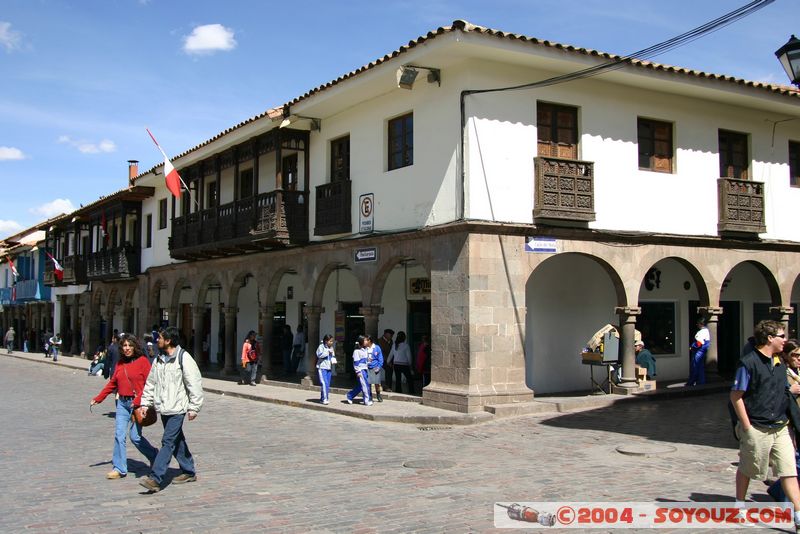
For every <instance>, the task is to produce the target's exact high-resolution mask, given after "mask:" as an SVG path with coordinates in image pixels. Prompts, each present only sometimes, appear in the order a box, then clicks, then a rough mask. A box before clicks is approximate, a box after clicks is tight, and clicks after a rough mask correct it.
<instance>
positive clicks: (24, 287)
mask: <svg viewBox="0 0 800 534" xmlns="http://www.w3.org/2000/svg"><path fill="white" fill-rule="evenodd" d="M16 289H17V301H23V302H27V301H34V300H50V288H49V287H46V286H45V285H44V284H43V283H42V282H41V281H39V280H20V281H18V282H17V284H16Z"/></svg>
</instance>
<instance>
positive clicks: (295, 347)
mask: <svg viewBox="0 0 800 534" xmlns="http://www.w3.org/2000/svg"><path fill="white" fill-rule="evenodd" d="M305 355H306V336H305V334H304V333H303V325H297V332H296V333H295V335H294V337H293V338H292V372H297V369H298V366H299V364H300V362H301V361H303V362H304V360H305ZM304 364H305V362H304Z"/></svg>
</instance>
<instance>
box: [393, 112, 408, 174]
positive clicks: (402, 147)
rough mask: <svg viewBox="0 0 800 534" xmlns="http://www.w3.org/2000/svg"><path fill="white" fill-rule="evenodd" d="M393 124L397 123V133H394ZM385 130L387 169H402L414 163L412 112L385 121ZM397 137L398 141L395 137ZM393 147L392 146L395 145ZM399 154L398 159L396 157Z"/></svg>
mask: <svg viewBox="0 0 800 534" xmlns="http://www.w3.org/2000/svg"><path fill="white" fill-rule="evenodd" d="M395 125H399V134H398V133H395V130H396V128H395ZM386 131H387V143H386V152H387V158H386V159H387V167H386V169H387V170H388V171H393V170H395V169H402V168H404V167H410V166H411V165H414V112H413V111H411V112H409V113H405V114H403V115H400V116H398V117H394V118H393V119H389V120H388V121H387V123H386ZM398 137H399V142H398V141H397V138H398ZM395 145H396V147H395V148H393V146H395ZM398 156H399V159H396V158H397V157H398Z"/></svg>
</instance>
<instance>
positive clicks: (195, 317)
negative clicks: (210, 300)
mask: <svg viewBox="0 0 800 534" xmlns="http://www.w3.org/2000/svg"><path fill="white" fill-rule="evenodd" d="M204 312H205V310H203V309H197V310H194V311H193V313H192V328H193V329H194V340H193V341H194V347H192V355H193V356H194V357H195V360H197V364H198V365H199V366H200V369H208V356H207V355H206V354H204V353H203V338H204V336H203V316H204V315H205V313H204Z"/></svg>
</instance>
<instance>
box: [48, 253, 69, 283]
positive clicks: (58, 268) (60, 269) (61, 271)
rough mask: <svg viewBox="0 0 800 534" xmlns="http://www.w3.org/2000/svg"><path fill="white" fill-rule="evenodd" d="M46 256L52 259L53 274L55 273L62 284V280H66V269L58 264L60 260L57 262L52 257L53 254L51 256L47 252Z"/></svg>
mask: <svg viewBox="0 0 800 534" xmlns="http://www.w3.org/2000/svg"><path fill="white" fill-rule="evenodd" d="M45 254H47V257H48V258H50V259H51V260H53V272H54V273H55V275H56V279H57V280H58V281H59V282H60V281H61V280H63V279H64V268H63V267H62V266H61V264H60V263H58V260H56V259H55V258H54V257H53V255H52V254H50V253H49V252H46V253H45Z"/></svg>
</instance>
